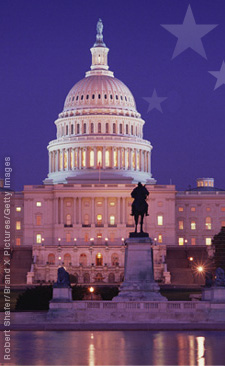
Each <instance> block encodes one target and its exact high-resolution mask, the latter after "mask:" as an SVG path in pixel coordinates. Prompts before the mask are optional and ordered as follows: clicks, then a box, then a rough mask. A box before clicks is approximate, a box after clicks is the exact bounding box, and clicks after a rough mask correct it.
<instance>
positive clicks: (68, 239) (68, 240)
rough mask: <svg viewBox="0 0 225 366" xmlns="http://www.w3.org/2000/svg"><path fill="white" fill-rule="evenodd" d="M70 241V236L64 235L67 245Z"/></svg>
mask: <svg viewBox="0 0 225 366" xmlns="http://www.w3.org/2000/svg"><path fill="white" fill-rule="evenodd" d="M70 241H71V234H70V233H66V242H67V243H69V242H70Z"/></svg>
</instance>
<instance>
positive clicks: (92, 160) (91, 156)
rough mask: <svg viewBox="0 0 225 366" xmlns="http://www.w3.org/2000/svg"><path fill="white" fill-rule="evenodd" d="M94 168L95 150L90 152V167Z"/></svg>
mask: <svg viewBox="0 0 225 366" xmlns="http://www.w3.org/2000/svg"><path fill="white" fill-rule="evenodd" d="M93 166H94V150H91V151H90V167H93Z"/></svg>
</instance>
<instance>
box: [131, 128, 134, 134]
mask: <svg viewBox="0 0 225 366" xmlns="http://www.w3.org/2000/svg"><path fill="white" fill-rule="evenodd" d="M133 134H134V126H131V135H133Z"/></svg>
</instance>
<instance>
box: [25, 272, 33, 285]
mask: <svg viewBox="0 0 225 366" xmlns="http://www.w3.org/2000/svg"><path fill="white" fill-rule="evenodd" d="M33 278H34V272H27V285H32V284H33Z"/></svg>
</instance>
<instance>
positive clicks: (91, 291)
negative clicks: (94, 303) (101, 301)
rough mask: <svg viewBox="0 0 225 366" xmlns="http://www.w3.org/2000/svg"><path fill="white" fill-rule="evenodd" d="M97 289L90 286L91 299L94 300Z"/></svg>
mask: <svg viewBox="0 0 225 366" xmlns="http://www.w3.org/2000/svg"><path fill="white" fill-rule="evenodd" d="M94 291H95V289H94V287H92V286H91V287H89V292H90V293H91V300H93V293H94Z"/></svg>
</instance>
